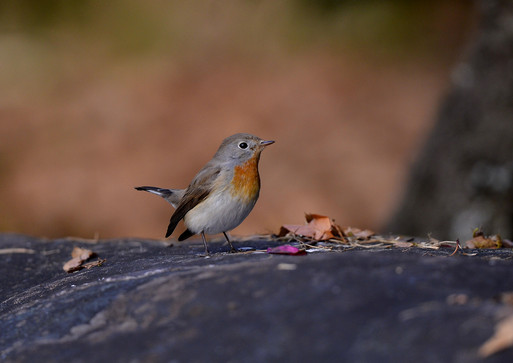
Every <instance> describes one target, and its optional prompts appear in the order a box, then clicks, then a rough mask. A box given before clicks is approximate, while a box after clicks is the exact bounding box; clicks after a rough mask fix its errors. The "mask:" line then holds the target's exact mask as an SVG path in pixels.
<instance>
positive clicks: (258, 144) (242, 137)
mask: <svg viewBox="0 0 513 363" xmlns="http://www.w3.org/2000/svg"><path fill="white" fill-rule="evenodd" d="M273 143H274V141H272V140H269V141H266V140H262V139H261V138H259V137H257V136H254V135H250V134H243V133H241V134H235V135H232V136H229V137H227V138H226V139H224V140H223V142H222V143H221V146H219V149H217V152H216V154H215V155H214V158H215V159H218V160H220V161H223V162H235V163H236V164H240V163H243V162H246V161H248V160H250V159H251V158H253V157H257V158H258V157H259V156H260V153H261V152H262V150H264V148H265V147H266V146H268V145H271V144H273Z"/></svg>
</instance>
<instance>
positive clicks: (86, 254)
mask: <svg viewBox="0 0 513 363" xmlns="http://www.w3.org/2000/svg"><path fill="white" fill-rule="evenodd" d="M93 255H94V252H93V251H91V250H88V249H86V248H82V247H74V248H73V251H71V257H73V258H80V259H81V260H83V261H85V260H87V259H89V258H91V257H93Z"/></svg>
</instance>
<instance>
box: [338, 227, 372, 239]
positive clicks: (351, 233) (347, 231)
mask: <svg viewBox="0 0 513 363" xmlns="http://www.w3.org/2000/svg"><path fill="white" fill-rule="evenodd" d="M342 232H344V236H346V237H356V238H357V239H369V238H370V237H372V236H374V235H375V233H374V232H373V231H371V230H370V229H360V228H355V227H343V228H342Z"/></svg>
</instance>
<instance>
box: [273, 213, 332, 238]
mask: <svg viewBox="0 0 513 363" xmlns="http://www.w3.org/2000/svg"><path fill="white" fill-rule="evenodd" d="M305 218H306V222H307V224H306V225H296V224H284V225H283V226H281V228H280V233H279V234H278V236H279V237H283V236H285V235H287V234H288V233H293V234H295V235H298V236H302V237H309V238H312V239H314V240H316V241H325V240H328V239H330V238H333V237H335V235H338V233H337V232H336V229H335V228H334V226H333V223H332V221H331V219H330V218H329V217H327V216H322V215H319V214H306V215H305Z"/></svg>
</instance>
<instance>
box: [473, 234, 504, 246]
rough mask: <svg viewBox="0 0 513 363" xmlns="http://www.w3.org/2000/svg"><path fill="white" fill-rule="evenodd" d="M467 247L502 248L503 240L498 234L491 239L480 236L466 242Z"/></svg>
mask: <svg viewBox="0 0 513 363" xmlns="http://www.w3.org/2000/svg"><path fill="white" fill-rule="evenodd" d="M465 246H466V247H467V248H501V247H502V240H501V236H499V235H498V234H496V235H493V236H490V237H485V236H483V235H481V234H480V235H477V236H475V237H474V238H472V239H471V240H468V241H467V242H465Z"/></svg>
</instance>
